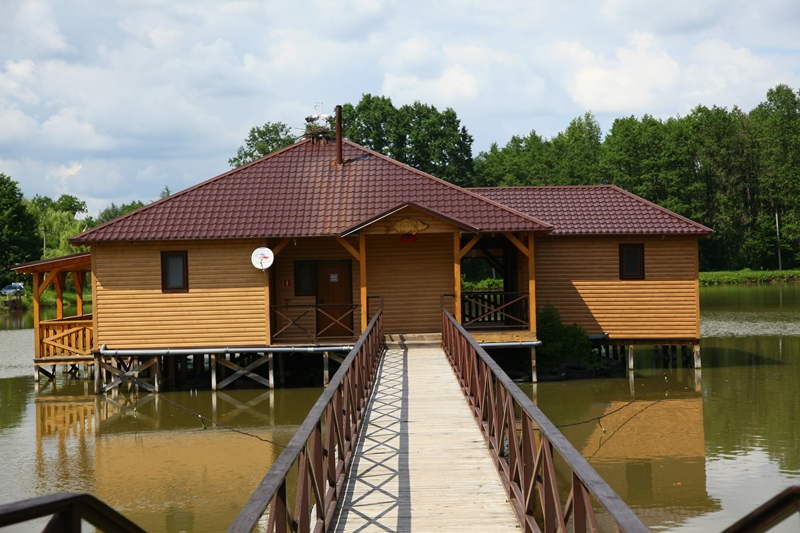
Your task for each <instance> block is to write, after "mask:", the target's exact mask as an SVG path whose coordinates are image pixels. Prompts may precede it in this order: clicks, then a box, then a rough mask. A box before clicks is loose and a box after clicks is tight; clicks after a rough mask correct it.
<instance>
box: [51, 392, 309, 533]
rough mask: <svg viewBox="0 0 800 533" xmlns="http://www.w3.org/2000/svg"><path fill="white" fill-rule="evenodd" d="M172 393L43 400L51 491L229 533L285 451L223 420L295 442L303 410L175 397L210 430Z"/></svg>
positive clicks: (148, 518)
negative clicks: (85, 494) (299, 413)
mask: <svg viewBox="0 0 800 533" xmlns="http://www.w3.org/2000/svg"><path fill="white" fill-rule="evenodd" d="M279 394H280V393H279ZM162 396H163V397H159V396H155V395H147V396H142V397H139V398H135V397H132V398H131V397H129V398H125V397H124V396H123V395H120V396H118V397H117V398H116V399H111V398H108V397H106V396H104V395H100V396H95V395H94V394H92V395H88V394H87V395H86V396H61V397H46V396H40V397H38V398H37V399H36V428H37V434H36V446H37V463H38V482H39V485H40V487H42V492H48V493H50V492H54V491H73V492H89V493H92V494H94V495H95V496H97V497H98V498H100V499H101V500H103V501H104V502H106V503H108V504H109V505H111V506H112V507H114V508H115V509H117V510H119V511H120V512H122V513H123V514H125V515H126V516H127V517H129V518H130V519H131V520H133V521H134V522H136V523H137V524H138V525H140V526H141V527H143V528H144V529H145V530H147V531H164V530H166V531H193V530H200V529H202V530H204V531H224V530H226V529H227V528H228V527H229V526H230V524H231V522H232V520H233V518H234V517H235V515H236V513H238V511H239V510H241V508H242V507H243V506H244V504H245V503H246V502H247V499H248V498H249V496H250V494H251V493H252V491H253V490H254V488H255V487H256V485H257V484H258V483H259V481H261V478H262V477H263V475H264V472H266V471H267V470H268V469H269V467H270V466H271V465H272V463H273V462H274V460H275V458H276V457H277V455H278V454H279V453H280V451H281V448H279V447H276V446H274V445H273V444H271V443H270V442H265V441H264V440H259V439H258V438H254V437H253V436H248V435H244V434H241V433H236V432H232V431H230V430H228V429H225V428H224V427H222V426H221V424H224V425H226V426H228V425H229V426H231V427H235V428H236V429H237V430H239V431H243V432H246V433H250V434H251V435H256V436H258V437H261V438H262V439H265V440H267V441H271V440H273V439H275V440H277V441H279V442H283V443H286V442H288V441H289V440H290V438H291V436H292V435H293V434H294V432H295V430H296V429H297V426H296V425H294V424H292V423H284V422H286V421H287V420H288V419H290V418H296V415H295V413H294V412H293V411H294V409H293V408H292V410H291V411H292V412H289V410H288V408H283V407H281V405H276V402H275V393H274V392H273V391H266V392H265V391H263V390H260V391H253V390H250V391H235V392H231V393H230V394H226V393H217V394H208V393H206V394H202V395H195V396H191V395H190V394H189V393H186V394H185V395H183V396H177V395H175V396H172V397H173V398H175V399H176V400H177V402H176V403H180V404H181V405H182V406H184V407H187V408H188V409H190V410H191V411H193V412H196V413H202V414H203V416H204V417H207V419H208V421H207V422H205V427H206V429H204V427H203V423H202V422H201V420H200V418H198V416H197V415H196V414H193V413H190V412H188V411H186V410H185V409H181V408H179V407H177V406H176V404H175V403H171V402H170V401H169V399H168V398H169V396H167V395H162ZM284 400H285V399H284V398H282V399H281V402H280V404H287V403H289V402H285V401H284ZM309 401H310V402H311V403H312V404H313V398H312V399H310V400H309ZM309 401H299V402H298V401H295V402H292V403H290V404H289V405H292V404H294V405H297V409H298V410H300V409H305V410H307V409H308V405H306V404H308V403H309ZM134 407H135V408H136V410H135V411H134ZM300 419H301V420H302V417H300ZM215 422H216V424H217V427H215ZM276 422H277V424H276Z"/></svg>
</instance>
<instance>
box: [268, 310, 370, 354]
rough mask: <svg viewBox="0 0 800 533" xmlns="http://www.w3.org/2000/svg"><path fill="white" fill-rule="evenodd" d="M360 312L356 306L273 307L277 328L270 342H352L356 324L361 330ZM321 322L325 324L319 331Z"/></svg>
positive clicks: (354, 337)
mask: <svg viewBox="0 0 800 533" xmlns="http://www.w3.org/2000/svg"><path fill="white" fill-rule="evenodd" d="M359 309H361V306H360V305H359V304H315V305H273V306H272V311H273V313H274V314H275V318H276V326H277V329H276V331H275V333H273V334H272V341H273V342H281V341H287V342H309V343H313V344H316V343H317V342H318V341H320V340H321V339H324V340H331V339H339V340H354V339H356V338H357V337H358V333H357V332H356V331H357V330H356V324H358V325H359V328H360V315H359V313H358V310H359ZM321 322H323V323H326V324H325V325H324V326H323V327H322V328H320V326H319V324H320V323H321Z"/></svg>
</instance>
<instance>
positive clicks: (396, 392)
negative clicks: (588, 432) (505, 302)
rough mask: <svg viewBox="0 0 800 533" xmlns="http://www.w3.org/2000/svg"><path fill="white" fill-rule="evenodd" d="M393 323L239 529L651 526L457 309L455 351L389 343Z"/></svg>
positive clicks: (365, 346) (288, 452)
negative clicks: (463, 322) (488, 350)
mask: <svg viewBox="0 0 800 533" xmlns="http://www.w3.org/2000/svg"><path fill="white" fill-rule="evenodd" d="M381 324H382V316H381V314H380V313H378V314H377V315H376V316H375V317H374V318H373V319H372V321H371V323H370V326H369V328H368V330H367V333H365V334H364V335H363V336H362V338H361V339H360V341H359V343H358V344H357V345H356V347H355V348H354V350H353V352H351V354H350V355H349V356H348V357H347V359H345V362H344V363H343V364H342V366H341V367H340V369H339V371H338V372H337V374H336V375H335V376H334V378H333V380H332V381H331V383H330V385H329V386H328V387H327V388H326V389H325V392H324V393H323V394H322V396H321V397H320V399H319V400H318V401H317V403H316V405H315V406H314V408H313V409H312V410H311V412H310V413H309V415H308V418H306V421H305V422H304V423H303V424H302V425H301V427H300V429H299V430H298V431H297V433H296V434H295V436H294V438H293V439H292V440H291V441H290V443H289V444H288V446H287V447H286V449H285V450H284V452H283V453H282V454H281V455H280V457H279V458H278V460H277V461H276V462H275V464H274V465H273V467H272V468H271V469H270V471H269V472H268V473H267V475H266V476H265V477H264V479H263V480H262V482H261V484H260V485H259V486H258V488H257V489H256V491H255V493H254V494H253V495H252V497H251V498H250V501H249V502H248V503H247V505H246V506H245V507H244V509H243V510H242V512H241V513H240V514H239V516H238V517H237V519H236V521H235V522H234V524H233V525H232V526H231V528H230V529H229V533H240V532H250V531H255V530H258V531H269V532H287V531H340V532H345V531H412V530H413V531H432V530H437V531H514V530H517V529H521V530H524V531H566V530H567V527H568V526H569V528H570V529H572V530H573V531H576V532H582V531H589V530H591V531H598V530H621V531H627V532H637V531H649V530H648V528H647V527H646V526H645V525H644V523H643V522H642V521H641V520H640V519H639V518H638V517H637V516H636V515H635V514H634V513H633V512H632V511H631V510H630V509H629V508H628V507H627V505H626V504H625V503H624V502H623V501H622V500H621V499H620V498H619V496H617V495H616V494H615V493H614V491H613V490H612V489H611V488H610V487H609V486H608V484H607V483H606V482H605V481H603V480H602V479H601V478H600V476H599V475H598V474H597V473H596V472H595V471H594V470H593V469H592V468H591V467H590V466H589V464H588V463H587V462H586V460H585V459H584V458H583V457H582V456H581V455H580V453H579V452H578V451H577V450H575V448H573V447H572V445H571V444H570V443H569V442H568V441H567V440H566V439H565V438H564V437H563V436H562V435H561V433H560V432H559V431H558V430H557V429H556V428H555V426H553V425H552V424H551V423H550V422H549V420H547V418H546V417H545V416H544V415H543V414H542V413H541V411H539V410H538V408H536V406H535V405H534V404H533V402H532V401H531V400H530V398H528V397H527V396H525V395H524V394H523V393H522V391H520V390H519V389H518V388H517V387H516V385H514V383H513V382H512V381H511V380H510V379H509V378H508V376H506V375H505V373H504V372H503V371H502V370H501V369H500V368H499V367H498V366H497V365H496V363H495V362H494V361H493V360H492V359H491V358H490V357H489V356H488V355H486V353H485V352H484V351H483V350H482V349H481V348H480V346H479V345H478V344H477V343H475V341H474V340H472V338H471V337H470V336H469V335H468V334H467V333H466V332H465V331H464V329H463V328H462V327H461V326H460V325H459V324H458V323H457V322H456V321H455V319H454V318H453V317H452V316H451V315H450V314H449V313H448V312H447V311H444V310H443V311H442V325H443V336H442V347H441V348H439V347H421V348H409V347H407V346H401V347H400V348H399V349H390V350H388V351H385V349H384V345H383V335H382V326H381ZM557 456H560V461H559V465H558V468H557V467H556V464H557V461H556V459H555V458H556V457H557ZM562 465H565V466H562Z"/></svg>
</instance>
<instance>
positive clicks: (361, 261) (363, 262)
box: [270, 234, 377, 383]
mask: <svg viewBox="0 0 800 533" xmlns="http://www.w3.org/2000/svg"><path fill="white" fill-rule="evenodd" d="M358 255H359V258H358V277H359V291H360V295H361V333H364V331H366V329H367V326H368V325H369V309H368V307H369V297H368V293H367V236H366V235H363V234H359V235H358ZM376 312H377V311H376ZM271 382H272V380H271V379H270V383H271Z"/></svg>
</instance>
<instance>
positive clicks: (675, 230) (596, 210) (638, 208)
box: [470, 185, 711, 235]
mask: <svg viewBox="0 0 800 533" xmlns="http://www.w3.org/2000/svg"><path fill="white" fill-rule="evenodd" d="M470 190H472V191H475V192H477V193H478V194H481V195H483V196H485V197H487V198H491V199H492V200H494V201H496V202H499V203H501V204H503V205H507V206H509V207H511V208H513V209H515V210H517V211H520V212H522V213H525V214H527V215H530V216H533V217H536V218H537V219H539V220H544V221H546V222H547V223H549V224H552V225H553V234H555V235H587V234H595V235H596V234H605V235H626V234H635V235H641V234H659V235H661V234H695V235H708V234H710V233H711V230H710V229H709V228H707V227H705V226H703V225H702V224H698V223H697V222H694V221H692V220H689V219H688V218H685V217H682V216H680V215H678V214H676V213H673V212H672V211H669V210H668V209H664V208H663V207H660V206H658V205H656V204H654V203H652V202H648V201H647V200H645V199H643V198H640V197H638V196H636V195H634V194H631V193H629V192H627V191H625V190H623V189H620V188H619V187H617V186H615V185H591V186H567V187H484V188H474V189H470Z"/></svg>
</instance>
